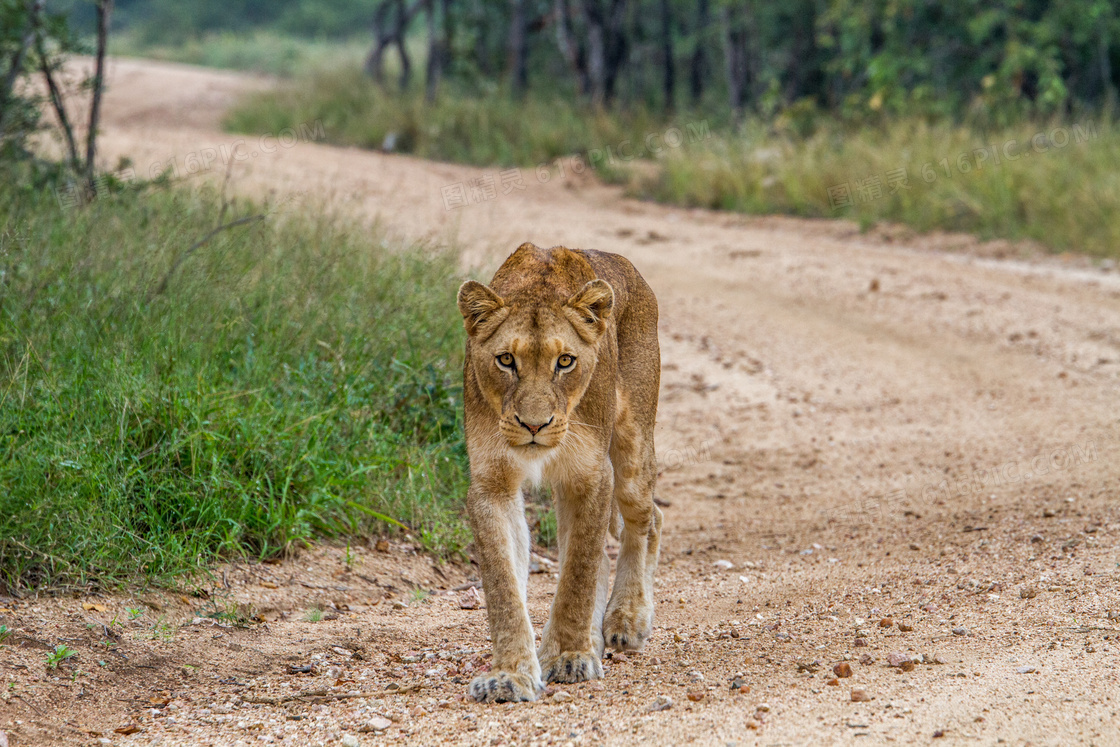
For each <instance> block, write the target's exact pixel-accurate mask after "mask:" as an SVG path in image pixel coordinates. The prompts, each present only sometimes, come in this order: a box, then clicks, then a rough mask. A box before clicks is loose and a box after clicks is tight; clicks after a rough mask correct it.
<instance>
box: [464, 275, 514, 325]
mask: <svg viewBox="0 0 1120 747" xmlns="http://www.w3.org/2000/svg"><path fill="white" fill-rule="evenodd" d="M459 313H460V314H462V315H463V326H465V327H466V328H467V334H468V335H471V336H472V337H473V336H474V335H475V334H477V333H479V332H485V331H486V330H490V331H491V332H492V331H493V329H496V328H497V325H498V324H499V323H501V321H502V320H503V319H505V318H506V315H507V314H508V313H509V309H508V307H506V304H505V301H503V300H502V297H501V296H499V295H498V294H497V293H495V292H494V291H492V290H490V288H489V287H487V286H485V285H483V284H482V283H480V282H478V281H476V280H468V281H467V282H465V283H463V284H462V285H461V286H459Z"/></svg>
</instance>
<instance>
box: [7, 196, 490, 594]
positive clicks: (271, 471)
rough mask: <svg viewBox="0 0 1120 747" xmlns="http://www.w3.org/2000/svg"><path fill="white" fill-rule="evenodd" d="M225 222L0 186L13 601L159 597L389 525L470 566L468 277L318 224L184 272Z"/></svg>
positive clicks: (266, 224) (263, 227)
mask: <svg viewBox="0 0 1120 747" xmlns="http://www.w3.org/2000/svg"><path fill="white" fill-rule="evenodd" d="M3 183H4V184H5V185H7V184H11V183H13V181H12V180H7V179H5V181H4V182H3ZM242 210H244V211H251V210H252V208H251V207H249V206H241V207H240V208H239V210H238V214H239V215H240V214H243V213H242V212H241V211H242ZM219 212H220V209H219V200H218V198H217V196H216V195H214V194H213V193H210V192H205V191H203V192H194V193H192V192H187V191H184V190H149V191H148V193H146V194H137V193H133V192H129V193H122V194H116V195H112V196H110V197H107V198H105V199H101V200H98V201H96V202H94V203H93V204H91V205H89V206H87V207H85V208H82V209H78V210H73V211H67V212H64V211H63V210H62V209H60V207H59V206H58V203H57V201H56V199H55V198H54V197H53V195H51V194H49V193H47V192H35V191H32V190H19V191H17V190H16V189H15V188H14V187H10V186H3V187H0V216H4V217H3V218H2V219H0V220H2V221H4V225H2V226H0V229H3V230H4V231H5V232H6V233H7V234H8V235H14V236H17V237H18V239H19V240H18V242H14V243H13V242H9V243H8V244H6V245H5V246H4V247H3V249H2V250H0V585H4V584H6V585H8V586H10V587H19V586H32V587H39V586H44V585H65V584H87V583H91V582H97V583H100V584H112V583H115V582H124V581H135V580H138V579H144V578H149V579H157V580H165V579H167V578H168V577H169V576H171V575H172V574H182V573H189V572H191V571H193V570H197V569H202V568H205V567H206V565H207V564H208V563H211V562H213V561H214V560H216V559H220V558H225V557H231V556H237V557H240V556H244V557H250V558H266V557H269V556H276V555H278V554H284V553H287V552H290V551H293V550H295V549H298V548H299V547H301V546H303V545H304V544H305V543H306V542H308V541H309V540H311V539H312V538H314V537H321V536H328V537H329V536H333V535H344V534H345V535H353V534H360V533H362V532H366V531H371V530H372V531H405V530H400V529H399V528H397V527H398V525H396V524H394V523H392V522H401V523H403V524H404V525H407V527H408V530H407V531H409V532H411V534H412V535H413V537H414V538H415V539H416V540H417V541H419V542H420V543H422V544H423V545H424V546H425V547H427V548H429V549H430V550H432V551H434V552H436V553H439V554H449V553H455V552H459V551H461V550H462V548H463V547H464V546H465V543H466V541H467V537H468V532H467V529H466V527H465V524H464V522H463V520H462V518H461V511H460V506H461V500H462V496H463V494H464V493H465V488H466V482H467V476H466V459H465V450H464V447H463V442H462V437H461V425H460V415H459V412H460V390H459V386H458V381H459V379H460V373H459V370H460V366H461V360H462V352H461V347H462V343H461V331H460V330H461V323H460V321H459V319H458V312H457V310H456V308H455V303H454V293H455V288H456V287H457V283H458V278H457V270H456V266H455V263H454V259H453V257H452V256H450V255H448V254H447V253H441V252H436V251H428V250H425V249H424V248H413V247H405V246H395V245H388V244H386V243H385V242H384V241H383V240H381V239H380V238H379V237H378V236H377V235H376V234H373V233H371V232H370V230H368V228H367V227H364V226H361V225H357V224H352V223H349V222H347V221H344V220H340V219H336V218H332V217H324V216H320V215H312V214H306V215H304V214H297V215H291V216H289V217H281V216H280V215H278V214H270V215H269V217H268V218H267V219H266V220H264V221H260V222H257V223H254V224H251V225H243V226H239V227H236V228H232V229H230V230H226V231H223V232H221V233H219V234H217V235H216V236H214V238H213V239H212V240H211V241H210V242H209V243H207V244H205V245H203V246H201V247H199V248H198V249H197V250H196V251H194V252H193V253H190V254H186V250H187V248H188V247H190V246H191V245H192V244H193V243H194V242H196V241H197V240H198V239H199V238H200V237H202V236H204V235H206V234H207V233H208V232H209V231H210V230H211V229H212V228H213V227H214V226H215V225H217V222H218V220H219ZM232 217H234V216H233V215H232V214H231V215H227V216H226V217H225V220H227V221H228V220H229V219H230V218H232ZM177 263H178V266H176V264H177ZM165 278H166V279H167V283H166V289H165V290H164V291H163V292H160V291H159V288H160V286H161V284H162V283H163V281H164V279H165ZM376 516H384V517H386V518H388V519H391V520H392V521H391V522H390V523H385V522H382V521H379V520H378V519H377V518H375V517H376Z"/></svg>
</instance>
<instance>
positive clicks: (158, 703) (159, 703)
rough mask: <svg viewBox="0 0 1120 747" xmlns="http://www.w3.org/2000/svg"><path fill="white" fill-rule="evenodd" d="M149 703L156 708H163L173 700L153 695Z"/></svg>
mask: <svg viewBox="0 0 1120 747" xmlns="http://www.w3.org/2000/svg"><path fill="white" fill-rule="evenodd" d="M148 702H149V703H151V704H152V705H154V706H157V707H163V706H165V705H167V704H168V703H170V702H171V698H159V697H156V696H154V695H153V696H152V697H151V698H149V699H148Z"/></svg>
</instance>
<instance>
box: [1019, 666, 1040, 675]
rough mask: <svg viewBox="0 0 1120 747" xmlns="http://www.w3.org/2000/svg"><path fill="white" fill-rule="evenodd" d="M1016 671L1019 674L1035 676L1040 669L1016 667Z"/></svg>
mask: <svg viewBox="0 0 1120 747" xmlns="http://www.w3.org/2000/svg"><path fill="white" fill-rule="evenodd" d="M1015 671H1016V672H1018V673H1019V674H1034V673H1035V672H1037V671H1038V669H1036V668H1035V667H1016V669H1015Z"/></svg>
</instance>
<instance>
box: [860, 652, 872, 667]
mask: <svg viewBox="0 0 1120 747" xmlns="http://www.w3.org/2000/svg"><path fill="white" fill-rule="evenodd" d="M859 663H860V664H862V665H863V666H865V667H869V666H871V665H872V664H874V663H875V657H874V656H872V655H871V654H864V655H863V656H861V657H859Z"/></svg>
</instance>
